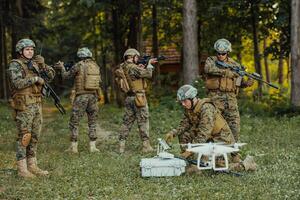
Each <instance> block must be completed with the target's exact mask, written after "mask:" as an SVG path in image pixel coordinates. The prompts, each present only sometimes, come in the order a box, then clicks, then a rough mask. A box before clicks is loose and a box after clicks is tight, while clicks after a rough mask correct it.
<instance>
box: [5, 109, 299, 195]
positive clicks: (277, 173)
mask: <svg viewBox="0 0 300 200" xmlns="http://www.w3.org/2000/svg"><path fill="white" fill-rule="evenodd" d="M44 110H45V116H44V117H45V119H44V126H43V131H42V136H41V137H40V144H39V150H38V161H39V163H40V166H41V167H42V168H43V169H47V170H49V171H50V174H51V175H50V176H49V177H47V178H37V179H35V180H23V179H21V178H19V177H17V173H16V166H15V150H14V148H15V147H14V139H15V135H16V129H15V127H14V123H13V121H12V117H11V115H10V110H9V109H8V108H7V107H6V105H4V104H1V105H0V157H1V160H0V170H1V171H0V199H142V198H143V199H299V198H300V191H299V183H300V180H299V171H300V169H299V164H300V162H299V159H300V155H299V153H300V144H299V138H300V137H299V136H300V116H297V117H293V118H285V117H277V118H275V117H273V118H270V117H268V118H267V117H259V116H256V117H252V116H250V115H243V116H242V128H241V130H242V131H241V132H242V136H241V138H242V141H243V142H247V143H248V145H246V146H245V148H244V149H243V151H242V154H243V156H245V155H246V154H251V155H254V156H255V159H256V161H257V163H258V165H259V168H258V171H256V172H254V173H244V176H242V177H235V176H232V175H228V174H216V173H214V172H212V171H204V172H203V174H202V175H190V176H188V175H182V176H180V177H169V178H141V176H140V169H139V162H140V160H141V158H143V157H151V156H154V154H152V155H151V154H148V155H143V154H141V153H140V152H139V150H140V149H141V142H140V139H139V136H138V134H137V128H136V126H135V127H134V128H133V130H132V133H131V135H130V138H129V140H128V143H127V144H128V145H127V149H128V151H127V152H126V154H125V155H122V156H121V155H119V154H118V153H117V130H118V128H119V126H120V123H121V119H122V114H123V110H122V109H119V108H116V107H114V106H103V107H101V111H100V118H99V124H100V125H101V129H100V131H99V137H100V138H99V141H98V147H99V149H101V152H100V153H97V154H90V153H88V150H87V144H88V139H87V129H86V128H87V125H86V119H84V120H83V121H82V123H81V127H80V131H81V133H80V137H79V150H80V153H79V155H70V154H68V153H65V152H64V150H65V149H66V148H67V147H68V145H69V141H68V139H69V131H68V118H69V116H64V117H61V116H60V114H59V113H57V112H53V109H52V108H49V107H48V106H46V108H45V109H44ZM150 111H151V120H150V123H151V140H152V143H153V144H156V138H158V137H163V135H164V133H166V132H167V131H168V130H169V129H170V128H171V127H173V126H175V125H176V124H177V122H178V121H179V119H180V116H181V112H180V111H179V110H178V107H177V106H170V105H162V106H160V107H158V106H154V105H152V106H151V110H150ZM68 114H69V112H68ZM173 152H175V153H178V148H177V149H176V148H175V149H174V150H173Z"/></svg>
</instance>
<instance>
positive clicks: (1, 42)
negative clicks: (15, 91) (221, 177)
mask: <svg viewBox="0 0 300 200" xmlns="http://www.w3.org/2000/svg"><path fill="white" fill-rule="evenodd" d="M7 6H8V2H7V1H3V3H2V5H1V7H0V12H1V16H0V49H1V51H0V52H1V53H0V74H1V76H0V84H1V86H0V98H1V99H4V100H7V99H8V84H7V78H6V68H7V48H6V29H7V28H6V24H5V23H4V22H5V20H4V18H3V16H5V15H7V14H5V13H6V12H8V11H9V10H8V7H7Z"/></svg>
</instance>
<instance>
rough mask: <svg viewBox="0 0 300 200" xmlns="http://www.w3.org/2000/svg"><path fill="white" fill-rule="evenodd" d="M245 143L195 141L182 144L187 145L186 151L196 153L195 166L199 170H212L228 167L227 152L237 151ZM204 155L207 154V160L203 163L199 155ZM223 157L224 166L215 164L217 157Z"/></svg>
mask: <svg viewBox="0 0 300 200" xmlns="http://www.w3.org/2000/svg"><path fill="white" fill-rule="evenodd" d="M245 144H246V143H234V144H225V143H212V142H209V143H197V144H191V143H188V144H183V145H186V146H187V149H186V151H190V152H193V153H196V154H198V158H197V167H198V169H200V170H206V169H212V170H214V171H226V170H228V169H229V164H228V156H227V154H229V153H233V152H238V151H239V150H240V149H239V148H240V147H241V146H244V145H245ZM203 155H205V156H208V161H207V162H206V163H203V161H202V160H201V157H202V156H203ZM219 156H221V157H223V158H224V160H225V166H224V167H217V166H216V159H217V157H219Z"/></svg>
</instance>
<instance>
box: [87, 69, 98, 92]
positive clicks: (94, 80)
mask: <svg viewBox="0 0 300 200" xmlns="http://www.w3.org/2000/svg"><path fill="white" fill-rule="evenodd" d="M99 82H100V70H99V67H98V66H97V65H96V64H94V63H90V65H88V67H87V68H86V69H85V78H84V89H86V90H97V89H98V88H99Z"/></svg>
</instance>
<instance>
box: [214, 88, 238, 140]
mask: <svg viewBox="0 0 300 200" xmlns="http://www.w3.org/2000/svg"><path fill="white" fill-rule="evenodd" d="M208 97H209V98H210V99H211V100H212V102H213V103H214V104H215V106H216V107H217V108H218V109H219V110H220V111H221V113H222V115H223V117H224V119H225V120H226V122H227V123H228V125H229V127H230V129H231V132H232V134H233V136H234V139H235V141H236V142H237V141H238V140H239V137H240V113H239V108H238V104H237V98H236V94H235V93H233V92H231V93H229V92H221V91H209V93H208Z"/></svg>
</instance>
